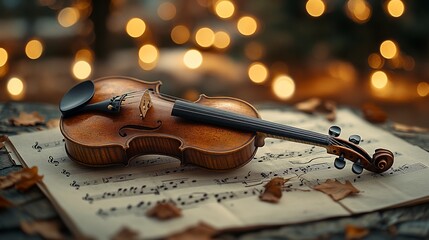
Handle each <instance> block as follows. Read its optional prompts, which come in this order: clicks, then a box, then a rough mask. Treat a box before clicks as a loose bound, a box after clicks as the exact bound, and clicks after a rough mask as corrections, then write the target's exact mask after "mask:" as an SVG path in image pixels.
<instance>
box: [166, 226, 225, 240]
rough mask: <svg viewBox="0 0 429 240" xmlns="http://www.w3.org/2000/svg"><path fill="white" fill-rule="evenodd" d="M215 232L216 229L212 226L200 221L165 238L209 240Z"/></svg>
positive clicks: (173, 239)
mask: <svg viewBox="0 0 429 240" xmlns="http://www.w3.org/2000/svg"><path fill="white" fill-rule="evenodd" d="M216 233H217V231H216V229H215V228H213V227H212V226H210V225H208V224H206V223H204V222H200V223H198V225H196V226H193V227H190V228H187V229H185V230H184V231H182V232H179V233H175V234H173V235H171V236H169V237H167V238H166V239H167V240H210V239H212V238H213V236H214V235H215V234H216Z"/></svg>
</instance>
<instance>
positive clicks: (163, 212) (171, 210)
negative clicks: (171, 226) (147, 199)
mask: <svg viewBox="0 0 429 240" xmlns="http://www.w3.org/2000/svg"><path fill="white" fill-rule="evenodd" d="M146 216H148V217H152V218H157V219H158V220H169V219H173V218H177V217H180V216H182V210H181V209H180V208H178V207H176V206H175V205H174V204H173V203H171V202H166V203H158V204H156V205H155V206H154V207H153V208H151V209H149V210H148V211H147V212H146Z"/></svg>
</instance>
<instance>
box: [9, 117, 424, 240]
mask: <svg viewBox="0 0 429 240" xmlns="http://www.w3.org/2000/svg"><path fill="white" fill-rule="evenodd" d="M260 114H261V116H262V118H264V119H266V120H270V121H274V122H278V123H282V124H287V125H291V126H295V127H300V128H305V129H309V130H313V131H316V132H320V133H326V132H327V131H328V128H329V127H330V126H331V125H338V126H340V127H341V128H342V134H341V136H340V137H342V138H345V139H348V136H349V135H352V134H358V135H360V136H361V137H362V139H363V141H362V142H361V144H360V146H362V147H363V148H364V149H365V150H366V151H368V153H370V155H372V153H373V152H374V150H375V149H376V148H386V149H390V150H392V151H393V152H394V154H395V163H394V165H393V167H392V168H391V169H390V170H388V171H387V172H385V173H383V174H374V173H371V172H368V171H366V170H364V172H363V173H362V174H361V175H356V174H354V173H352V171H351V165H352V164H351V162H349V161H347V163H348V164H347V166H346V167H345V169H342V170H337V169H336V168H334V166H333V161H334V159H335V156H333V155H329V154H327V153H326V150H325V149H324V148H320V147H315V146H310V145H305V144H299V143H293V142H288V141H283V140H278V139H266V145H265V146H264V147H262V148H259V149H258V152H257V154H256V156H255V158H254V159H253V160H252V161H251V162H249V163H248V164H247V165H245V166H243V167H242V168H240V169H236V170H231V171H227V172H211V171H208V170H204V169H200V168H198V167H193V166H180V163H179V161H178V160H176V159H173V158H170V157H164V156H154V155H153V156H144V157H139V158H137V159H135V160H134V161H133V162H132V163H131V164H130V165H129V166H127V167H109V168H90V167H84V166H82V165H79V164H76V163H74V162H73V161H71V160H70V159H69V158H68V157H67V154H66V152H65V148H64V141H63V136H62V135H61V133H60V131H59V129H54V130H48V131H42V132H37V133H30V134H22V135H18V136H13V137H10V140H11V141H12V143H13V145H14V146H15V148H16V150H17V151H18V153H19V154H20V156H21V158H22V160H23V161H24V162H25V165H27V166H29V167H31V166H38V167H39V172H40V174H43V175H44V179H43V182H44V185H45V187H46V189H47V190H48V191H49V193H50V194H51V196H52V197H53V199H54V201H56V202H57V203H58V204H59V206H60V208H61V209H62V210H63V211H64V212H65V213H66V214H67V215H68V217H69V218H70V219H71V220H72V221H73V223H74V224H75V225H76V226H77V228H78V229H79V230H80V232H82V233H83V234H85V235H88V236H93V237H96V238H99V239H106V238H110V237H112V236H113V235H114V234H115V233H116V232H117V231H118V230H119V229H121V228H122V227H123V226H127V227H129V228H131V229H133V230H137V231H139V232H140V236H142V237H144V238H154V237H162V236H166V235H168V234H171V233H174V232H177V231H181V230H183V229H184V228H186V227H188V226H191V225H194V224H197V223H198V222H200V221H204V222H205V223H207V224H210V225H212V226H214V227H215V228H219V229H223V228H235V227H249V226H260V225H273V224H288V223H297V222H304V221H310V220H318V219H323V218H328V217H334V216H345V215H350V214H352V213H360V212H366V211H372V210H376V209H380V208H385V207H389V206H392V205H396V204H400V203H404V202H409V201H413V200H416V199H419V198H422V197H427V196H429V184H427V182H428V178H429V177H428V176H429V168H428V166H429V153H427V152H425V151H424V150H422V149H420V148H418V147H416V146H414V145H411V144H408V143H406V142H405V141H403V140H400V139H398V138H396V137H395V136H393V135H391V134H389V133H387V132H385V131H383V130H381V129H379V128H377V127H374V126H372V125H370V124H369V123H367V122H365V121H363V120H361V119H360V118H359V117H357V116H355V115H354V114H353V113H351V112H350V111H348V110H339V111H338V114H337V121H336V122H334V123H331V122H327V121H326V120H324V119H323V118H322V117H320V116H311V115H307V114H303V113H298V112H281V111H277V110H276V111H274V110H264V111H261V112H260ZM276 176H280V177H284V178H290V179H289V181H288V182H287V183H286V184H285V187H284V192H283V197H282V198H281V200H280V202H279V203H278V204H271V203H267V202H262V201H260V200H259V197H258V196H259V195H260V193H261V192H262V191H263V185H264V184H265V183H266V182H268V181H269V180H270V179H272V178H273V177H276ZM326 179H338V180H340V181H342V182H344V180H350V181H351V182H352V183H353V184H354V186H355V187H356V188H358V189H359V190H360V191H361V192H360V193H359V194H357V195H355V196H351V197H348V198H345V199H343V200H341V201H339V202H335V201H333V200H331V198H330V197H328V196H327V195H325V194H323V193H321V192H319V191H315V190H313V189H312V188H311V187H313V186H314V185H316V184H318V183H322V182H324V181H325V180H326ZM168 200H171V201H173V202H175V203H176V204H177V206H178V207H179V208H181V209H182V210H183V212H182V213H183V216H182V217H180V218H177V219H173V220H168V221H159V220H156V219H151V218H148V217H146V216H145V213H146V211H147V210H148V209H149V208H151V207H152V206H154V205H156V203H157V202H158V201H168Z"/></svg>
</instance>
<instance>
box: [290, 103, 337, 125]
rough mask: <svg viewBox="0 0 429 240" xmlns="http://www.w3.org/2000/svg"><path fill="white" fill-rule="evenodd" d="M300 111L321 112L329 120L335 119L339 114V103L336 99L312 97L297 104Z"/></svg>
mask: <svg viewBox="0 0 429 240" xmlns="http://www.w3.org/2000/svg"><path fill="white" fill-rule="evenodd" d="M295 108H296V109H297V110H299V111H302V112H305V113H310V114H315V113H320V114H323V115H324V116H325V118H326V119H327V120H329V121H334V120H335V118H336V116H337V105H336V103H335V102H334V101H329V100H321V99H320V98H310V99H308V100H305V101H302V102H299V103H297V104H295Z"/></svg>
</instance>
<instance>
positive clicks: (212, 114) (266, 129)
mask: <svg viewBox="0 0 429 240" xmlns="http://www.w3.org/2000/svg"><path fill="white" fill-rule="evenodd" d="M171 115H172V116H176V117H181V118H184V119H187V120H190V121H198V122H201V123H207V124H213V125H217V126H221V127H228V128H232V129H237V130H241V131H247V132H259V133H264V134H265V135H266V136H267V137H273V138H278V139H285V140H289V141H294V142H300V143H306V144H310V145H316V146H321V147H327V146H329V145H330V144H329V139H330V137H329V136H328V135H324V134H320V133H316V132H312V131H309V130H304V129H299V128H295V127H291V126H287V125H283V124H278V123H274V122H270V121H266V120H263V119H260V118H255V117H249V116H245V115H241V114H237V113H232V112H228V111H225V110H221V109H217V108H212V107H208V106H204V105H202V104H197V103H191V102H185V101H181V100H176V101H175V103H174V106H173V110H172V112H171Z"/></svg>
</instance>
